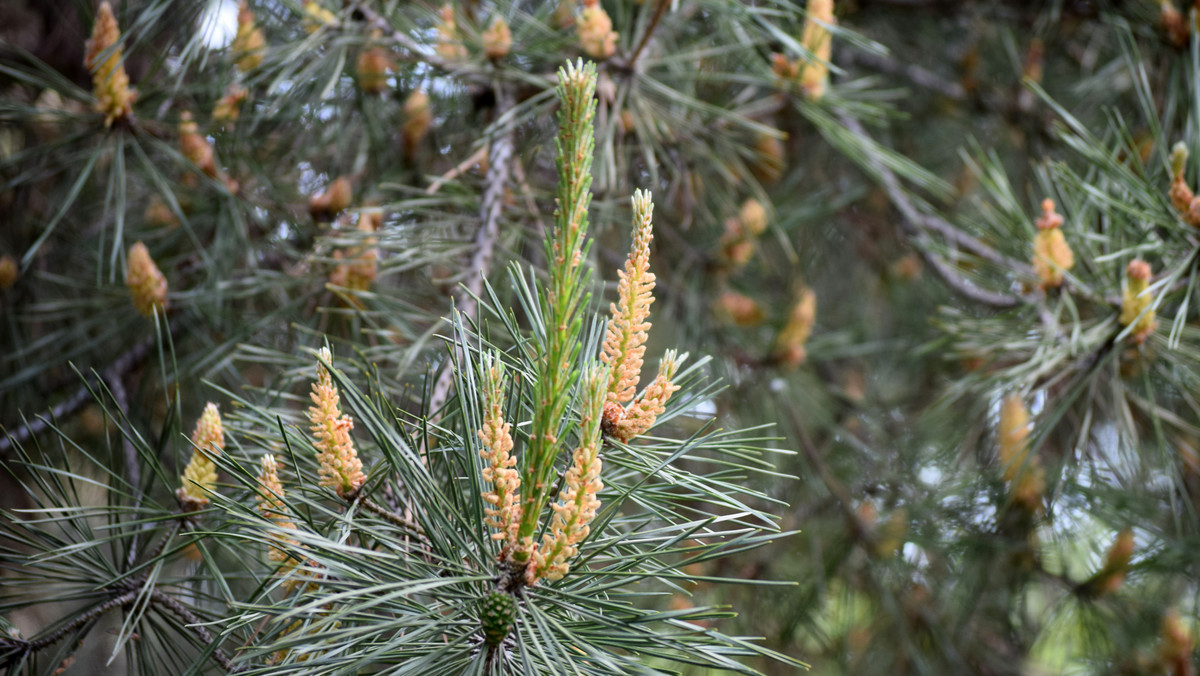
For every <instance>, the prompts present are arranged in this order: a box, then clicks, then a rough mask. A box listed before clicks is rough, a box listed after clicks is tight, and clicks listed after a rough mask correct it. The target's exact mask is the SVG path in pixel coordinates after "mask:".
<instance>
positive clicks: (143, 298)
mask: <svg viewBox="0 0 1200 676" xmlns="http://www.w3.org/2000/svg"><path fill="white" fill-rule="evenodd" d="M125 285H126V286H127V287H129V295H130V297H131V298H132V299H133V306H134V307H136V308H137V310H138V312H140V313H142V314H143V315H145V316H147V317H152V316H153V315H154V313H155V312H156V311H160V310H166V309H167V278H166V277H164V276H163V273H162V272H160V271H159V269H158V266H157V265H155V264H154V259H153V258H151V257H150V250H149V249H147V248H146V245H145V244H142V243H141V242H137V243H136V244H134V245H133V246H131V247H129V256H128V259H127V260H126V261H125Z"/></svg>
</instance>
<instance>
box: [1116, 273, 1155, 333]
mask: <svg viewBox="0 0 1200 676" xmlns="http://www.w3.org/2000/svg"><path fill="white" fill-rule="evenodd" d="M1149 287H1150V264H1149V263H1147V262H1146V261H1143V260H1132V261H1129V266H1128V267H1126V268H1125V289H1124V291H1122V292H1121V316H1120V317H1119V320H1120V322H1121V326H1129V327H1132V328H1131V330H1130V332H1129V340H1130V342H1132V343H1134V344H1135V345H1141V344H1142V343H1144V342H1146V338H1147V337H1149V335H1150V334H1151V333H1154V329H1155V328H1157V327H1158V322H1157V321H1155V312H1154V309H1153V308H1152V307H1151V305H1153V304H1154V295H1153V294H1151V293H1150V292H1149Z"/></svg>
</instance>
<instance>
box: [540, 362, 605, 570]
mask: <svg viewBox="0 0 1200 676" xmlns="http://www.w3.org/2000/svg"><path fill="white" fill-rule="evenodd" d="M608 381H609V372H608V368H607V367H603V366H595V367H592V368H591V369H590V370H589V371H588V373H587V374H585V376H584V388H585V389H584V397H583V403H582V408H583V413H582V415H581V417H580V420H579V429H580V441H579V447H578V448H576V449H575V453H574V454H573V456H572V460H571V467H570V468H569V469H568V470H567V474H566V476H565V477H564V479H563V489H562V492H561V493H560V494H559V496H558V500H559V501H558V503H557V504H555V505H554V519H553V521H552V522H551V526H550V533H549V534H547V535H546V536H544V537H543V538H542V544H541V546H540V547H539V548H538V549H537V551H535V552H534V554H533V560H532V562H531V565H530V566H529V567H528V568H526V572H525V582H526V584H529V585H534V584H537V581H538V579H540V578H545V579H547V580H552V581H553V580H560V579H562V578H563V576H565V575H566V574H567V572H568V571H569V570H570V565H569V563H568V562H569V561H570V560H571V559H572V558H573V557H574V556H575V554H576V553H578V551H579V545H580V543H582V542H583V541H584V540H585V539H586V538H587V536H588V533H589V532H590V528H589V526H588V524H590V523H591V522H592V519H594V518H596V512H597V511H598V510H599V509H600V499H599V497H598V495H599V494H600V491H601V490H602V489H603V488H604V483H603V482H601V481H600V470H601V467H602V466H603V463H602V461H601V460H600V441H601V437H600V414H601V410H602V408H603V406H604V403H605V401H604V400H605V394H606V390H607V389H608Z"/></svg>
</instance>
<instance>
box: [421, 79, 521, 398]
mask: <svg viewBox="0 0 1200 676" xmlns="http://www.w3.org/2000/svg"><path fill="white" fill-rule="evenodd" d="M512 107H513V98H512V94H511V93H510V92H509V91H508V90H506V89H504V88H502V87H499V86H497V87H496V121H495V123H494V128H495V131H494V134H495V136H494V137H493V138H492V140H491V143H490V144H489V147H490V148H491V150H490V153H489V156H488V170H487V176H486V177H485V179H484V189H483V199H482V204H481V206H480V214H479V216H480V226H479V231H478V232H476V233H475V240H474V242H473V245H474V253H472V255H471V262H470V263H469V264H468V266H467V276H466V281H465V282H464V285H463V288H462V289H460V291H459V293H458V294H456V295H455V298H454V305H455V307H456V308H457V309H458V312H459V313H460V314H461V315H462V316H463V317H464V318H467V319H469V320H474V319H475V318H476V316H477V315H478V312H479V306H478V301H477V300H476V299H477V298H478V297H479V296H480V295H481V294H482V293H483V282H484V280H485V279H487V274H488V270H489V269H491V265H492V256H493V255H494V254H495V251H496V239H497V237H499V235H500V215H501V212H502V211H503V207H504V188H505V186H506V185H507V184H508V178H509V174H510V172H511V170H512V157H513V142H514V139H513V135H514V130H513V126H512V121H511V120H507V119H505V117H506V115H507V114H508V111H509V110H511V109H512ZM453 382H454V369H453V368H450V366H449V365H447V367H446V368H445V369H443V370H442V372H441V374H440V375H439V376H438V379H437V382H436V383H434V386H433V391H432V393H431V394H430V396H429V406H428V411H429V413H430V414H432V415H434V416H437V415H438V414H437V412H438V411H439V410H440V409H441V408H442V406H443V405H444V404H445V403H446V399H448V398H449V396H450V386H451V385H452V384H453Z"/></svg>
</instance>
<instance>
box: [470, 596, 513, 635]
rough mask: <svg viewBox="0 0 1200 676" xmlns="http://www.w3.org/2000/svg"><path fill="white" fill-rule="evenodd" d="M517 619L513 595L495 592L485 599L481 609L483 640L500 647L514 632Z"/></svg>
mask: <svg viewBox="0 0 1200 676" xmlns="http://www.w3.org/2000/svg"><path fill="white" fill-rule="evenodd" d="M516 618H517V602H516V600H515V599H513V597H512V595H510V594H505V593H504V592H501V591H494V592H492V593H490V594H488V595H487V596H486V597H484V599H483V603H482V604H481V606H480V609H479V622H480V624H481V625H482V627H483V639H484V641H486V642H487V644H488V645H489V646H498V645H500V643H501V642H503V641H504V639H505V637H507V636H508V633H509V632H510V631H512V626H513V620H515V619H516Z"/></svg>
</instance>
